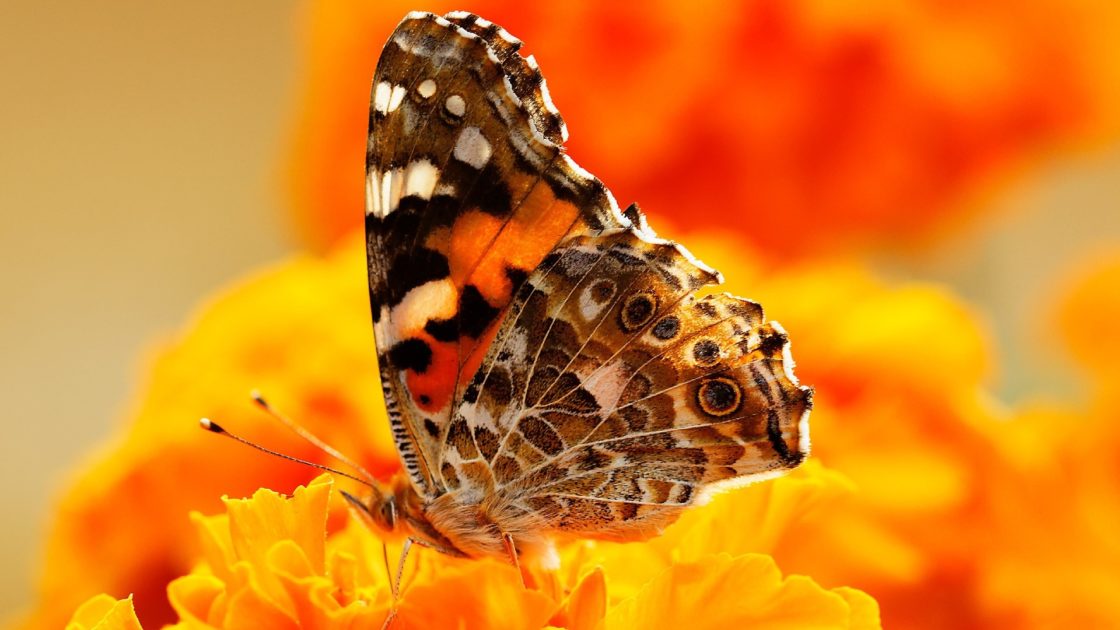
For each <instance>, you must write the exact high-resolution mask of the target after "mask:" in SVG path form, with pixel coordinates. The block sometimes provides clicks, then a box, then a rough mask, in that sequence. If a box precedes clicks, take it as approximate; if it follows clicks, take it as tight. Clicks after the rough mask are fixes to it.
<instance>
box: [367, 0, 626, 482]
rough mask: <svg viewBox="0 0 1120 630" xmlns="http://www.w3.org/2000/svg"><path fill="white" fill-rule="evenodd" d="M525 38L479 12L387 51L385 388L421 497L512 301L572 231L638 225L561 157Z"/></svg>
mask: <svg viewBox="0 0 1120 630" xmlns="http://www.w3.org/2000/svg"><path fill="white" fill-rule="evenodd" d="M519 48H520V42H518V41H517V40H516V39H514V38H513V37H512V36H510V35H509V34H508V33H506V32H505V31H504V30H502V29H500V28H498V27H496V26H494V25H493V24H490V23H488V22H485V21H483V20H480V19H478V18H477V17H475V16H472V15H468V14H463V13H457V14H449V15H448V16H447V17H438V16H435V15H432V14H427V13H413V14H410V15H409V16H407V17H406V18H405V20H404V21H402V22H401V24H400V25H399V26H398V27H397V29H396V31H395V32H394V33H393V35H392V37H391V38H390V40H389V42H388V43H387V44H386V46H385V49H384V51H383V52H382V56H381V59H380V61H379V63H378V66H377V71H376V73H375V76H374V80H373V87H372V91H371V104H370V131H369V140H368V144H367V155H366V236H367V248H366V251H367V258H368V262H369V285H370V302H371V305H372V308H373V317H374V323H375V332H376V338H377V349H378V358H379V362H380V365H381V378H382V386H383V388H384V389H385V394H386V402H387V406H388V408H389V415H390V422H391V423H392V428H393V433H394V438H395V439H396V442H397V445H398V449H399V450H400V453H401V457H402V461H403V463H404V464H405V468H406V470H407V471H408V473H409V475H410V477H411V479H412V481H413V483H414V485H415V486H416V488H417V490H418V491H419V492H420V494H421V495H422V496H426V497H429V498H430V497H433V496H436V495H438V494H440V493H441V492H442V491H443V489H444V488H443V483H442V480H440V479H439V476H438V474H437V473H436V471H437V469H438V467H439V462H440V460H441V457H440V450H441V449H442V448H443V445H444V444H445V443H446V442H447V438H448V431H447V428H448V424H449V421H450V418H451V416H452V413H453V411H454V409H455V408H456V406H457V405H458V404H459V400H460V398H461V396H462V393H463V391H462V390H463V386H464V385H465V381H466V380H467V379H469V377H470V376H471V375H472V374H474V373H475V372H476V371H477V369H478V367H479V366H480V364H481V362H482V358H483V356H484V355H485V350H486V348H487V347H488V345H489V344H490V343H491V341H492V339H493V337H494V334H495V332H496V331H497V326H498V322H499V321H500V319H501V318H502V315H503V314H504V312H505V311H506V309H507V308H508V307H509V304H510V302H511V300H512V298H513V295H514V294H515V292H516V291H517V290H518V288H519V287H520V286H521V284H522V283H523V282H524V281H525V279H526V277H527V276H528V275H529V274H530V273H531V272H532V271H533V270H534V269H536V268H537V266H538V265H539V264H540V263H541V261H542V259H544V257H545V256H546V255H547V254H548V253H549V252H550V251H551V250H552V249H553V248H555V247H556V246H557V244H559V243H560V242H562V241H564V240H565V239H567V238H569V237H571V236H573V235H579V234H590V233H596V232H598V231H601V230H603V229H607V228H619V227H624V226H627V225H629V220H628V219H626V218H625V217H624V216H623V215H622V214H621V213H620V212H619V210H618V207H617V205H616V204H615V202H614V200H613V198H611V196H610V193H609V192H608V191H607V190H606V188H605V187H603V185H602V184H601V183H600V182H598V180H596V179H594V178H593V177H590V176H588V175H587V174H585V173H583V172H582V171H581V170H580V169H578V167H576V166H575V165H574V163H572V162H571V161H570V160H569V159H568V158H567V156H565V155H563V152H562V148H561V146H560V143H561V142H562V141H563V139H564V137H565V136H566V131H565V130H564V125H563V120H562V119H561V118H560V116H559V113H558V112H556V108H555V107H554V106H553V105H552V103H551V100H549V97H548V92H547V87H546V86H545V84H544V80H543V78H542V77H541V74H540V72H539V70H538V69H537V68H536V64H535V62H532V61H531V60H527V59H525V58H523V57H521V56H520V55H519V54H518V53H517V50H518V49H519Z"/></svg>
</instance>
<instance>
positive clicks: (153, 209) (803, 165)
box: [0, 0, 1120, 628]
mask: <svg viewBox="0 0 1120 630" xmlns="http://www.w3.org/2000/svg"><path fill="white" fill-rule="evenodd" d="M43 6H44V5H36V6H34V7H32V6H31V5H27V6H24V7H18V6H13V7H9V8H6V9H5V11H11V12H13V13H14V15H12V16H9V19H7V20H5V23H7V24H9V25H17V24H24V25H27V28H24V29H12V28H11V27H10V28H9V30H13V33H12V36H11V37H9V38H7V41H5V43H4V44H3V45H4V46H10V47H12V51H13V52H14V53H17V54H14V55H5V56H3V57H0V59H2V61H0V63H3V64H4V66H3V67H4V69H5V70H10V71H11V72H9V73H8V74H7V76H11V77H13V78H12V79H11V80H12V81H13V82H14V85H15V88H16V89H13V90H11V93H12V98H11V99H8V102H6V103H5V104H4V105H0V107H4V108H7V109H8V110H9V111H5V112H4V113H5V115H4V116H3V117H0V119H2V120H0V125H3V128H4V137H5V138H6V139H7V138H10V139H11V140H10V141H7V142H6V143H5V146H4V147H3V149H0V166H2V167H3V170H2V171H0V172H3V173H4V175H3V178H4V180H5V186H4V190H2V191H0V195H2V196H3V209H2V210H0V213H2V214H0V217H2V220H3V225H4V227H3V230H2V232H0V238H2V239H3V242H2V247H0V251H3V255H4V256H5V257H6V258H5V259H4V263H5V264H3V265H2V267H3V268H2V269H0V274H3V277H4V279H5V287H6V288H7V287H10V289H9V294H8V299H7V300H6V310H7V311H8V313H6V314H5V317H4V320H3V326H2V327H0V334H2V335H3V341H4V344H5V346H4V347H5V348H6V351H5V356H4V359H3V363H0V367H2V369H3V370H4V373H3V377H4V378H3V379H2V380H3V382H4V387H5V395H4V399H5V404H6V406H7V409H6V412H7V413H6V416H7V421H6V424H5V434H6V439H5V441H4V447H3V449H4V450H3V454H4V457H3V461H2V465H3V466H4V468H3V477H4V484H5V485H4V488H5V491H6V492H5V497H6V501H5V506H4V510H5V524H6V530H10V531H6V532H5V533H6V536H5V539H4V540H3V542H2V545H3V546H2V547H0V549H2V550H3V551H2V553H3V554H4V556H3V557H4V559H5V561H6V566H9V567H12V569H11V570H9V571H7V572H5V573H6V575H4V576H3V579H4V580H5V582H4V583H3V590H2V592H0V609H3V610H16V609H19V608H24V609H26V611H27V612H28V614H29V615H30V616H29V617H27V621H26V627H59V626H61V625H62V624H63V623H64V622H65V621H66V620H67V619H69V618H70V615H71V612H72V611H73V610H74V609H75V608H77V607H78V605H79V604H81V603H82V602H84V601H86V600H87V599H89V598H90V597H92V596H94V595H96V594H98V593H101V592H107V593H110V594H111V595H113V596H114V597H116V598H122V597H125V596H127V595H128V594H129V593H134V597H133V603H134V605H135V607H136V611H137V614H138V615H139V617H140V619H141V620H142V621H144V622H145V624H146V627H155V626H156V625H157V624H158V623H160V622H164V621H172V620H174V619H175V616H174V615H173V614H172V611H171V604H172V602H170V601H169V600H168V598H167V596H166V594H165V591H166V587H167V585H168V583H170V582H171V581H172V580H173V579H175V578H177V577H179V576H183V575H186V574H188V573H192V568H196V567H195V563H196V561H197V560H198V558H200V557H202V554H203V553H204V552H208V553H210V554H213V553H215V551H214V550H215V548H217V547H215V546H214V545H217V546H218V547H220V545H218V544H217V543H213V544H211V546H210V547H207V546H206V545H207V543H206V542H205V540H206V539H205V537H203V538H202V539H201V540H200V537H199V536H198V535H196V534H197V533H196V530H197V529H198V528H199V525H198V523H199V522H202V521H199V520H198V519H196V520H195V521H194V522H192V520H191V519H190V518H188V516H187V515H188V513H189V512H190V511H191V510H198V511H201V512H202V513H204V514H216V513H219V512H221V511H222V510H223V506H222V503H221V502H220V501H219V497H220V496H221V495H222V494H223V493H228V494H230V495H231V496H249V495H250V494H252V492H253V490H255V489H256V488H258V487H261V486H265V487H270V488H273V489H275V490H278V491H282V492H290V491H291V490H292V488H294V487H295V486H296V485H297V484H301V483H303V484H306V483H307V482H309V481H310V480H311V479H312V478H314V477H315V475H314V474H313V471H308V470H302V469H299V468H298V467H294V466H291V465H288V464H284V463H282V462H277V461H272V460H269V459H267V458H263V457H258V456H257V455H255V454H252V453H246V452H245V451H244V450H243V449H242V448H240V447H236V446H234V445H229V444H225V443H216V439H215V438H214V437H213V436H210V435H206V434H203V433H202V432H200V431H198V430H197V428H196V427H195V425H194V421H195V420H196V419H197V417H198V416H201V415H209V416H212V417H215V418H217V419H220V420H221V421H222V422H223V423H224V424H226V425H229V426H231V427H233V426H236V427H238V428H239V429H241V431H242V432H244V433H247V434H249V435H251V436H252V437H254V438H257V439H260V440H263V441H266V442H268V443H269V444H271V445H274V446H277V447H278V448H280V449H281V450H284V451H286V452H291V453H293V454H296V455H302V456H314V454H313V453H310V452H308V450H307V449H306V447H304V446H303V445H300V444H299V443H297V442H293V441H291V440H289V439H288V438H287V437H286V436H285V435H283V434H282V433H281V432H280V431H278V430H276V429H275V427H273V426H270V425H269V424H268V423H267V422H266V421H265V420H264V419H263V418H262V417H261V416H260V414H259V413H256V412H254V411H253V410H252V409H251V408H250V406H249V405H248V403H247V402H246V397H245V394H246V393H247V392H248V391H249V389H250V388H253V387H257V388H260V389H261V390H263V391H264V392H266V393H267V394H269V396H270V398H271V399H272V400H273V401H274V402H275V403H276V404H277V406H278V407H280V408H281V409H283V410H285V411H287V412H288V413H289V414H290V415H292V416H295V417H297V418H299V419H301V420H302V421H304V422H306V423H307V424H308V426H309V427H311V428H312V429H313V430H316V431H318V432H320V433H322V434H323V437H325V438H326V439H327V441H329V442H332V443H335V444H338V445H340V446H342V447H343V448H344V450H346V451H347V452H349V453H351V454H353V455H355V456H356V457H358V458H359V459H361V460H362V461H363V462H366V463H368V465H369V466H370V467H371V469H373V470H374V472H375V473H377V474H379V475H388V474H390V473H391V472H392V470H393V467H394V466H395V459H394V455H393V453H392V450H391V446H390V445H389V444H388V442H387V441H386V437H385V427H384V426H383V425H382V421H381V418H382V416H381V415H380V412H379V411H378V410H379V405H380V404H381V401H380V396H379V394H378V392H377V387H376V382H375V371H374V356H373V354H374V353H373V345H372V334H371V327H370V324H369V319H368V312H367V309H368V305H367V303H366V301H365V300H366V296H365V293H364V290H363V288H362V283H363V281H364V280H363V278H364V273H365V272H364V265H365V263H364V260H363V257H362V254H361V251H360V248H359V247H358V246H357V242H356V241H355V237H354V236H353V234H352V232H353V230H354V229H355V228H358V227H360V217H361V208H362V200H361V194H362V185H361V182H362V177H363V173H362V163H363V162H362V152H363V150H364V129H365V124H366V116H367V107H368V104H367V103H368V93H369V78H370V76H371V74H372V69H373V65H374V63H375V62H376V59H377V55H378V52H379V50H380V47H381V45H382V44H383V43H384V40H385V39H386V37H387V36H388V34H389V32H390V31H391V29H392V28H393V26H394V25H395V24H396V22H397V21H398V20H399V19H400V17H401V16H402V15H403V14H404V13H405V12H406V11H408V10H411V9H415V8H423V9H427V10H432V11H437V12H443V11H446V10H451V9H469V10H471V11H474V12H477V13H479V14H481V15H484V16H486V17H487V18H489V19H491V20H493V21H495V22H497V23H499V24H502V25H503V26H505V27H506V28H507V29H509V30H510V31H511V32H512V33H513V34H515V35H517V36H518V37H520V38H521V39H522V40H524V41H525V42H527V45H526V50H527V51H528V52H530V53H533V54H534V55H535V56H536V57H537V59H538V61H539V62H540V64H541V66H542V69H543V70H544V72H545V75H546V77H547V78H548V81H549V86H550V88H551V92H552V94H553V97H554V100H555V101H556V104H557V106H558V107H559V108H560V110H561V112H562V113H563V114H564V116H565V118H566V120H567V122H568V126H569V129H570V130H571V132H572V137H571V140H570V142H569V145H568V146H569V148H570V153H571V155H572V156H573V157H574V158H575V159H576V160H577V161H578V162H579V163H580V164H581V165H583V166H584V167H586V168H587V169H588V170H590V171H591V172H593V173H595V174H596V175H598V176H599V177H600V178H601V179H603V180H604V181H605V182H606V183H607V184H608V186H610V187H611V188H612V189H613V191H614V193H615V195H616V197H618V199H619V201H620V202H622V203H629V202H630V201H638V202H639V203H641V204H642V207H643V209H645V210H646V212H647V213H648V214H649V215H650V217H651V222H652V223H653V225H654V227H656V228H657V229H658V230H659V231H660V232H662V233H663V234H666V235H669V236H672V237H674V238H678V239H680V240H681V241H683V242H685V243H686V244H687V245H688V247H689V248H690V249H691V250H692V251H693V252H695V253H696V254H697V255H698V256H699V257H700V258H701V259H702V260H704V261H705V262H707V263H709V264H711V265H713V266H715V267H717V268H719V269H720V270H722V271H723V272H724V275H725V276H726V277H727V279H728V287H727V288H728V290H731V291H733V292H736V293H739V294H742V295H746V296H748V297H751V298H754V299H757V300H759V301H760V302H762V303H763V305H764V306H765V307H766V309H767V313H768V314H769V315H770V316H771V317H774V318H775V319H778V320H779V321H781V322H782V323H783V325H785V327H786V328H787V329H788V330H789V332H790V334H791V337H792V339H793V343H794V353H795V357H796V358H797V359H798V362H799V370H798V374H799V376H800V377H801V378H802V380H803V381H805V382H806V383H809V384H812V385H814V386H815V387H816V388H817V407H816V410H815V411H814V416H813V437H814V454H815V459H816V463H815V464H814V467H813V468H811V469H809V470H808V471H802V472H801V473H798V475H796V476H794V477H792V478H790V479H788V480H783V481H782V482H778V483H774V484H769V485H764V486H759V487H756V488H751V489H750V490H748V491H747V492H745V493H742V494H743V496H742V497H738V498H736V499H735V500H734V501H730V500H729V501H727V502H723V503H716V504H713V505H712V506H710V508H705V509H704V510H703V511H700V512H697V513H696V514H695V515H690V516H689V518H688V520H687V522H685V523H682V525H681V528H680V531H682V532H685V531H687V532H695V531H701V532H705V533H704V534H702V535H699V534H694V535H691V536H684V535H674V534H670V535H669V536H667V537H666V538H664V539H661V540H659V541H657V542H655V543H652V544H651V545H650V546H648V547H649V550H648V551H647V552H646V553H648V554H652V556H650V557H660V556H658V555H657V554H659V553H664V554H666V556H665V557H668V554H679V557H680V558H683V561H684V562H689V561H691V560H693V559H695V558H698V557H701V556H700V555H699V554H700V553H701V552H702V550H703V549H702V548H701V543H703V544H708V543H709V542H710V541H711V540H713V539H714V540H722V541H726V544H725V545H724V546H725V547H726V550H727V551H728V552H729V553H733V554H759V553H764V554H769V555H770V556H772V558H773V561H769V560H765V561H764V560H758V561H757V562H756V561H752V562H755V565H757V566H759V567H763V565H765V562H772V563H776V566H777V568H778V569H780V571H781V573H782V574H786V575H789V574H801V575H807V576H810V577H811V578H813V580H815V584H816V585H819V586H814V587H813V588H815V589H817V590H816V591H813V592H814V593H817V592H819V593H825V592H826V591H825V589H844V588H847V587H852V588H856V589H860V590H862V591H864V592H866V593H868V594H869V595H871V596H872V597H874V598H875V599H876V600H877V601H878V603H879V606H880V610H881V614H882V618H883V621H884V624H885V625H887V626H888V627H958V628H968V627H990V626H999V627H1052V626H1116V625H1120V604H1118V603H1117V601H1116V599H1115V593H1117V592H1120V534H1118V533H1117V532H1118V531H1120V527H1118V526H1117V524H1118V523H1120V467H1118V465H1117V463H1116V462H1117V461H1120V428H1118V427H1120V395H1118V394H1117V392H1118V391H1120V367H1118V364H1117V362H1116V359H1115V357H1117V356H1120V335H1118V334H1117V333H1116V332H1115V322H1117V321H1120V143H1118V142H1117V139H1118V138H1120V50H1118V48H1117V44H1116V42H1117V41H1120V8H1117V7H1116V6H1115V3H1112V2H1106V1H1103V0H1099V1H1093V0H1084V1H1079V2H1068V1H1059V0H1042V1H1040V2H1033V3H1029V4H1028V3H1022V2H1009V1H1007V2H1005V1H1003V0H1000V1H997V2H988V3H984V4H982V5H976V4H974V3H958V2H934V1H932V0H922V1H916V2H911V3H906V4H904V5H903V4H900V3H894V2H861V3H858V4H857V3H835V2H825V1H818V2H782V1H778V0H770V1H766V0H757V1H751V2H742V3H687V4H686V3H670V2H654V3H648V5H647V6H646V7H645V8H643V10H641V11H639V10H637V9H636V8H633V7H630V6H629V5H623V4H615V5H606V6H604V5H602V4H601V3H592V2H588V1H583V0H581V1H577V2H567V3H555V4H548V5H546V4H543V3H536V4H527V3H514V2H508V1H500V0H483V1H479V2H474V3H471V4H469V5H467V6H464V5H462V4H456V5H454V6H452V5H451V4H449V3H433V4H431V5H428V6H424V7H417V6H414V5H410V4H405V3H402V2H397V1H395V0H394V1H391V2H358V1H355V0H348V1H345V2H320V3H311V2H307V3H291V2H289V3H272V2H269V3H265V2H259V3H256V2H254V3H239V4H238V5H236V7H232V6H227V5H226V4H224V3H217V2H204V3H201V4H199V5H198V6H197V7H192V8H191V9H190V10H185V9H182V8H181V7H180V8H177V9H175V10H174V11H172V10H171V9H164V8H158V7H150V6H147V5H142V4H141V3H129V2H122V3H120V4H119V5H114V6H113V7H112V8H108V9H105V8H98V9H93V8H91V7H86V6H85V5H81V4H79V3H73V4H72V6H71V5H66V6H63V5H60V6H58V7H54V9H56V10H54V11H48V10H46V9H44V8H43ZM265 263H269V266H263V265H264V264H265ZM223 285H225V287H226V288H220V287H222V286H223ZM192 312H193V313H194V314H193V315H190V313H192ZM143 344H149V345H143ZM141 348H146V350H145V351H143V352H142V351H141ZM137 357H142V358H140V359H137ZM130 366H131V367H130ZM130 401H131V402H130ZM98 445H100V447H98ZM336 512H337V511H336ZM336 512H332V516H331V517H330V519H328V521H327V522H328V529H330V530H331V531H340V533H339V534H337V536H338V537H339V538H338V540H339V541H342V542H336V544H338V545H358V544H359V542H354V540H355V539H354V537H358V538H360V536H361V534H359V533H355V532H353V531H351V529H352V528H350V529H345V530H343V529H342V528H343V521H344V520H345V519H344V518H343V515H342V514H341V513H336ZM230 518H234V517H233V515H232V514H231V516H230ZM222 544H226V543H222ZM234 544H236V543H234ZM626 549H627V548H626V547H622V548H613V547H612V548H605V549H600V550H599V551H598V552H597V553H599V554H600V556H599V557H597V558H596V560H595V561H598V562H601V563H602V564H603V565H604V566H607V567H608V569H609V567H611V566H612V562H613V563H614V565H619V564H622V563H623V562H622V561H620V560H619V559H618V558H619V557H620V556H618V554H626V553H627V551H626ZM612 554H613V555H612ZM737 557H740V558H744V557H745V558H765V557H764V556H758V555H747V556H737ZM569 560H571V561H572V562H573V564H575V565H576V566H586V565H588V563H590V562H593V561H592V560H588V559H587V558H580V559H578V560H572V559H571V558H569ZM759 562H761V563H762V564H761V565H760V564H758V563H759ZM581 563H582V564H581ZM211 564H212V565H219V564H220V563H218V562H211ZM755 565H752V566H755ZM683 566H687V565H683ZM721 566H722V565H721ZM766 566H769V565H766ZM211 568H212V569H213V567H211ZM740 568H742V567H740ZM763 568H764V567H763ZM763 568H759V569H758V571H760V573H758V575H762V574H763V573H765V572H766V571H771V570H770V569H765V571H764V570H763ZM682 570H683V569H682ZM752 570H753V569H752ZM772 574H773V571H771V573H766V575H772ZM608 575H609V574H608ZM206 579H210V578H199V577H198V576H196V575H194V574H192V577H191V580H194V583H195V585H196V586H197V585H198V584H208V583H209V582H206ZM371 579H372V578H371ZM608 579H609V578H608ZM572 583H575V580H574V578H573V580H572ZM180 584H181V582H180ZM588 584H589V585H590V586H588V587H587V588H589V589H591V588H592V587H594V584H591V582H588ZM619 584H622V585H625V584H626V581H625V580H624V579H622V580H620V582H619ZM583 588H584V587H583V586H580V589H583ZM202 590H203V591H204V590H205V589H202ZM192 592H194V593H196V594H197V592H199V591H192ZM581 592H582V591H581ZM833 592H845V593H847V592H848V591H833ZM180 594H181V593H180ZM821 597H824V595H821ZM829 597H832V600H830V601H833V603H836V602H837V601H839V599H840V598H838V597H836V596H835V595H829ZM190 601H191V602H194V603H197V599H192V600H190ZM111 605H112V601H95V602H93V603H92V604H91V605H90V608H88V609H87V611H86V612H87V613H89V614H93V613H90V611H93V612H97V611H98V610H100V609H101V608H99V607H105V608H106V609H107V608H108V607H109V606H111ZM837 605H838V604H837ZM182 610H183V609H180V610H179V612H180V614H182ZM571 610H575V609H574V608H572V609H571ZM572 614H575V613H574V612H573V613H572ZM610 614H611V615H616V617H615V619H616V621H617V620H619V619H631V620H632V619H634V618H633V617H630V618H626V617H623V616H624V615H626V614H635V611H634V610H629V611H627V610H613V611H612V612H611V613H610ZM666 614H668V613H666Z"/></svg>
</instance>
